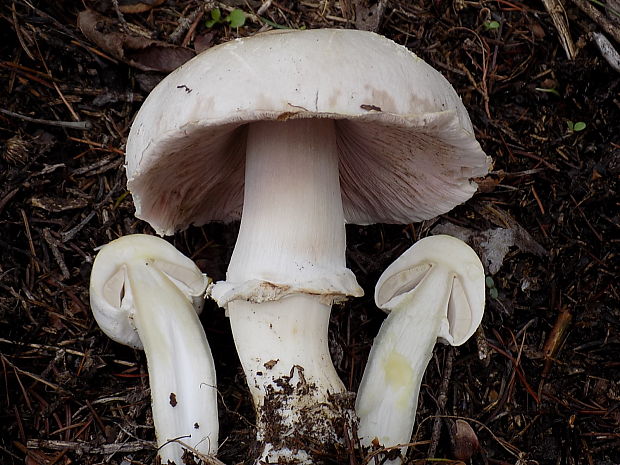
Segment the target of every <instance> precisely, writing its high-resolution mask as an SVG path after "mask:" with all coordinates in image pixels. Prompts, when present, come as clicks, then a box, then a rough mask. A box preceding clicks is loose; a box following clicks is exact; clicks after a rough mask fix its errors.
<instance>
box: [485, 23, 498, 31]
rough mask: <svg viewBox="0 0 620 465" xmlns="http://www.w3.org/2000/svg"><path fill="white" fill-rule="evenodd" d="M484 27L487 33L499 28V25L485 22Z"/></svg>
mask: <svg viewBox="0 0 620 465" xmlns="http://www.w3.org/2000/svg"><path fill="white" fill-rule="evenodd" d="M482 25H483V26H484V28H485V29H486V30H487V31H491V30H493V29H498V28H499V23H498V22H497V21H485V22H484V23H482Z"/></svg>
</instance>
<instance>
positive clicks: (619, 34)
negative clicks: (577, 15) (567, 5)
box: [572, 0, 620, 44]
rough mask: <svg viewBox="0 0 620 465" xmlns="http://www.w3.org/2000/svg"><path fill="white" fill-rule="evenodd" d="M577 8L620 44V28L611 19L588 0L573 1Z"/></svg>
mask: <svg viewBox="0 0 620 465" xmlns="http://www.w3.org/2000/svg"><path fill="white" fill-rule="evenodd" d="M572 2H573V3H574V4H575V6H576V7H577V8H579V9H580V10H581V11H583V12H584V13H585V14H587V15H588V16H589V17H590V18H591V19H592V20H593V21H594V22H595V23H596V24H598V25H599V26H600V27H601V29H603V31H605V32H606V33H607V34H609V35H610V36H611V37H612V38H613V39H614V40H615V41H616V42H617V43H619V44H620V28H618V27H617V26H615V25H614V24H613V23H612V22H611V21H610V20H609V19H607V18H606V17H605V16H603V14H602V13H601V12H600V11H599V10H597V9H596V8H594V7H593V6H592V5H591V4H590V3H588V2H587V1H586V0H572Z"/></svg>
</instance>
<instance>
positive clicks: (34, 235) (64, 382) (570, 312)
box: [0, 0, 620, 465]
mask: <svg viewBox="0 0 620 465" xmlns="http://www.w3.org/2000/svg"><path fill="white" fill-rule="evenodd" d="M574 1H575V2H576V3H579V2H577V1H576V0H574ZM86 3H88V5H90V6H92V7H96V8H97V9H98V11H100V12H101V13H102V14H104V15H106V16H107V17H108V18H112V19H113V20H116V19H117V13H116V11H115V9H114V8H113V7H112V2H111V0H110V1H109V2H106V1H105V0H89V1H88V2H86ZM127 3H128V1H126V0H125V1H124V0H121V1H120V4H121V6H123V5H125V4H127ZM134 3H135V2H134ZM144 3H153V2H149V1H148V0H144ZM361 3H363V1H355V0H347V1H344V0H341V1H340V3H338V2H335V1H333V0H327V1H318V0H316V1H303V2H294V1H289V0H279V1H273V2H271V5H270V6H269V7H268V8H267V9H266V10H265V11H264V12H261V16H262V17H263V18H266V19H267V20H268V22H265V21H263V20H260V19H256V18H255V17H249V18H248V19H247V21H246V25H245V26H243V27H241V28H238V29H231V28H230V27H229V26H228V25H227V24H226V23H221V24H216V25H215V26H213V27H212V28H211V29H208V28H207V27H206V25H205V19H206V18H207V17H209V11H210V9H211V8H212V6H207V10H206V12H205V13H204V15H202V16H201V14H202V10H201V8H202V7H203V6H204V2H202V1H198V0H179V1H175V0H167V1H165V2H163V3H162V4H161V5H159V6H156V7H155V8H154V9H152V10H150V11H146V12H143V13H136V14H130V13H126V14H125V20H126V21H127V23H128V26H127V28H128V29H130V28H133V29H135V27H134V26H139V28H141V29H142V30H143V31H144V32H145V33H146V35H148V36H149V37H150V38H152V39H157V40H159V41H162V42H167V43H170V42H172V39H175V38H178V41H177V44H185V45H187V46H188V47H189V48H194V47H198V46H199V47H205V46H209V45H212V44H217V43H221V42H224V41H227V40H230V39H232V38H234V37H237V36H247V35H252V34H254V33H256V32H258V31H259V29H261V28H263V29H268V28H269V26H268V24H272V25H273V24H278V25H282V26H287V27H297V28H298V27H306V28H318V27H349V28H353V27H370V28H372V27H374V26H376V27H377V31H378V32H379V33H381V34H383V35H385V36H387V37H390V38H392V39H393V40H395V41H396V42H398V43H401V44H404V45H406V46H408V47H409V48H411V50H413V51H415V53H417V54H418V55H420V56H421V57H422V58H424V59H425V60H426V61H428V62H429V63H430V64H432V65H433V66H435V67H436V68H437V69H439V70H440V71H441V72H442V73H443V74H444V75H445V76H446V77H447V78H448V80H449V81H450V82H451V83H452V84H453V85H454V87H455V88H456V89H457V91H458V92H459V94H460V95H461V96H462V98H463V102H464V103H465V106H466V107H467V109H468V110H469V112H470V115H471V118H472V121H473V123H474V126H475V128H476V135H477V137H478V139H479V140H480V143H481V144H482V146H483V148H484V149H485V151H486V152H487V153H488V154H489V155H491V156H492V157H493V159H494V167H493V171H492V173H491V174H490V175H489V176H488V177H487V178H486V179H484V180H481V183H480V189H479V192H478V194H477V195H476V196H474V198H473V199H472V200H470V201H469V202H468V203H466V204H465V205H462V206H460V207H458V208H456V209H455V210H453V211H452V212H450V213H448V214H446V215H443V216H442V217H439V218H436V219H433V220H430V221H426V222H423V223H419V224H412V225H406V226H393V225H392V226H384V225H376V226H371V227H357V226H349V227H348V230H347V232H348V259H349V264H350V267H351V269H352V270H353V271H354V272H355V274H356V275H357V277H358V279H359V282H360V284H361V285H362V286H363V287H364V289H365V290H366V295H367V296H366V297H365V298H363V299H356V300H354V301H350V302H347V303H345V304H343V305H341V306H339V307H337V308H335V309H334V312H333V319H332V333H331V338H330V339H331V344H332V351H333V358H334V362H335V364H336V366H337V369H338V370H339V373H340V375H341V377H342V379H343V380H344V381H345V384H347V386H348V387H349V388H350V389H351V390H352V391H355V390H356V388H357V386H358V383H359V381H360V379H361V375H362V370H363V368H364V364H365V360H366V357H367V354H368V351H369V349H370V345H371V342H372V338H373V336H374V335H375V334H376V332H377V330H378V327H379V325H380V323H381V321H382V319H383V318H384V315H383V314H382V312H380V311H379V310H377V309H376V307H375V305H374V303H373V301H372V295H373V288H374V284H375V283H376V280H377V278H378V277H379V275H380V273H381V272H382V270H384V269H385V268H386V267H387V266H388V264H389V263H391V262H392V261H393V260H394V259H395V258H396V257H397V256H398V255H400V254H401V253H402V252H403V251H404V250H406V249H407V248H408V247H409V246H410V245H411V244H412V243H413V242H415V241H416V240H418V239H419V238H421V237H424V236H426V235H428V234H430V233H431V231H433V230H434V228H437V227H438V226H441V228H446V227H447V228H451V227H452V228H454V226H458V227H460V228H465V229H461V230H460V231H461V232H463V231H465V232H467V234H469V235H470V236H471V238H470V239H471V241H470V242H472V243H473V244H474V245H477V246H478V251H479V252H480V253H481V254H482V253H484V250H483V249H484V246H485V241H486V242H488V240H487V239H488V238H489V234H493V230H494V229H497V228H503V230H505V231H506V230H510V231H513V232H514V235H513V236H514V237H518V238H519V240H518V241H513V242H514V244H513V245H512V246H510V247H509V249H508V253H507V255H506V256H505V257H503V258H501V257H500V258H496V261H495V262H494V263H491V265H490V266H489V264H488V263H487V265H488V266H489V267H488V269H487V272H488V274H489V276H491V275H492V279H490V280H488V285H489V298H488V304H487V311H486V314H485V318H484V321H483V323H482V328H481V330H480V331H479V333H478V334H477V337H476V338H472V340H471V341H470V342H468V343H467V344H466V345H464V346H462V347H460V348H458V349H452V348H446V347H445V346H437V348H436V354H435V357H434V359H433V360H432V361H431V364H430V365H429V367H428V370H427V372H426V375H425V379H424V384H423V387H422V390H421V395H420V406H419V409H418V422H417V426H416V432H415V436H414V438H413V441H414V442H415V445H414V447H411V448H410V456H409V460H410V463H420V461H421V460H423V459H425V458H428V457H431V456H434V457H438V458H444V459H449V460H452V459H456V457H455V451H456V450H457V449H458V450H463V449H467V448H466V447H465V448H463V447H462V446H463V444H456V446H459V447H457V448H455V447H454V446H455V444H454V443H455V442H457V443H458V442H459V441H461V439H460V438H461V437H460V436H459V435H455V434H453V433H452V432H453V431H459V430H457V429H455V428H454V425H455V420H456V419H457V418H459V419H463V420H465V421H467V422H468V423H469V425H470V426H471V427H472V428H473V431H474V432H475V435H476V436H477V439H478V441H479V443H480V449H479V450H477V451H475V452H474V454H473V457H472V458H471V463H474V464H497V465H500V464H567V465H568V464H588V465H594V464H596V465H612V464H618V463H620V362H619V357H618V353H619V351H620V329H619V327H620V324H619V323H620V308H619V307H620V306H619V298H618V292H619V289H618V283H619V280H618V259H617V244H618V238H619V237H620V234H619V231H618V229H619V228H618V223H619V220H620V217H619V215H618V208H617V207H618V196H617V191H618V190H617V189H618V186H617V181H618V175H619V174H620V74H618V73H617V72H616V71H614V70H613V68H612V67H611V66H610V65H609V64H608V63H607V62H606V61H605V59H604V58H603V57H602V56H601V54H600V52H599V50H598V49H597V47H596V46H595V45H594V43H593V42H592V40H591V38H590V33H591V32H592V31H599V30H600V25H599V24H597V23H596V22H595V21H594V20H593V19H591V18H590V17H589V16H586V15H585V14H584V13H583V12H582V10H580V9H578V8H576V6H575V4H574V3H572V0H571V1H568V0H563V1H560V2H559V3H563V4H564V6H565V7H566V9H567V16H566V17H567V20H568V25H569V30H570V34H571V36H572V40H573V42H574V43H575V47H576V49H577V52H578V53H577V56H576V58H575V59H573V60H570V59H568V58H567V55H566V53H565V52H564V50H563V48H562V45H561V43H560V39H559V33H558V29H556V27H555V25H554V23H553V21H552V20H551V17H550V16H549V14H548V13H547V11H546V10H545V7H544V4H543V2H538V1H525V2H521V1H517V0H510V1H508V0H496V1H488V2H462V1H454V2H452V1H448V0H421V1H419V2H418V1H416V2H408V1H405V0H391V1H390V2H388V5H387V7H386V8H385V10H384V11H377V10H376V9H375V10H373V11H374V13H373V15H371V16H367V15H366V16H363V17H362V10H363V8H361V7H360V5H359V4H361ZM371 3H373V5H374V6H375V7H376V6H377V5H378V6H379V7H380V6H381V5H383V4H384V3H385V2H378V3H377V4H376V5H375V3H376V2H371ZM412 4H413V5H415V6H411V5H412ZM219 5H220V7H221V8H222V11H224V12H225V6H226V5H225V4H219ZM227 5H234V6H237V7H238V8H240V9H242V10H244V11H245V12H246V13H249V12H252V11H253V12H256V11H257V10H258V8H259V7H260V2H258V1H255V0H248V1H247V2H246V1H230V2H227ZM596 8H600V7H596ZM83 9H84V4H83V3H82V2H77V1H75V2H73V1H60V2H56V1H44V0H5V1H2V3H1V5H0V24H2V28H1V29H0V87H1V90H0V110H1V112H0V252H1V254H0V362H1V363H0V369H1V370H2V373H1V374H2V378H1V387H0V394H1V395H0V463H2V464H5V465H12V464H22V463H26V464H29V465H31V464H41V465H53V464H63V465H67V464H70V463H76V464H85V465H88V464H96V463H100V464H104V463H109V464H123V465H125V464H130V463H135V464H141V463H151V462H152V460H153V457H154V449H153V447H154V431H153V427H152V419H151V416H150V415H151V414H150V408H149V391H148V378H147V374H146V373H147V372H146V359H145V357H144V354H143V353H141V352H138V351H134V350H132V349H129V348H127V347H124V346H121V345H118V344H116V343H114V342H112V341H110V340H109V339H108V338H107V337H106V336H105V335H103V334H102V332H101V331H100V330H99V329H98V327H97V325H96V324H95V322H94V320H93V318H92V315H91V312H90V310H89V300H88V278H89V274H90V269H91V265H92V260H93V257H94V256H95V254H96V249H97V247H99V246H101V245H103V244H105V243H107V242H109V241H110V240H112V239H114V238H116V237H119V236H121V235H126V234H131V233H139V232H144V233H149V234H152V230H151V229H150V227H149V226H148V225H147V224H145V223H144V222H142V221H139V220H136V219H135V218H134V216H133V212H134V209H133V205H132V199H131V195H130V194H129V193H128V192H127V190H126V188H125V174H124V169H123V161H124V160H123V148H124V143H125V141H126V137H127V134H128V130H129V127H130V125H131V121H132V118H133V116H134V115H135V113H136V111H137V109H138V108H139V107H140V103H141V102H142V101H143V100H144V98H145V97H146V95H147V94H148V90H149V89H150V88H152V86H153V85H154V84H155V83H157V82H158V81H159V80H160V79H161V78H162V77H163V76H164V74H163V73H159V72H156V71H143V70H140V69H137V68H136V65H135V64H134V65H128V64H126V63H124V62H123V61H122V60H120V59H118V58H113V57H111V56H110V53H109V52H107V51H104V50H103V49H102V48H101V47H100V46H98V45H95V43H93V42H91V41H90V40H89V39H87V38H86V37H85V36H84V35H83V34H82V32H81V31H80V30H79V29H78V28H77V25H76V24H77V15H78V13H79V12H80V11H81V10H83ZM356 10H357V13H358V14H357V20H355V19H354V17H355V12H356ZM379 10H381V8H379ZM599 11H603V10H599ZM199 13H200V14H199ZM182 18H189V19H190V21H189V22H188V26H187V27H186V28H183V29H177V28H178V27H179V24H181V23H182ZM602 18H603V19H604V21H607V22H609V23H611V21H613V14H611V15H605V13H603V14H602ZM599 21H600V20H599ZM615 27H616V28H617V27H618V26H617V25H616V26H615ZM175 31H177V32H176V33H175ZM612 40H613V39H612ZM614 45H615V46H616V47H617V48H620V44H618V43H614ZM155 55H156V56H155V58H157V54H155ZM151 58H152V57H151ZM126 59H127V60H128V59H129V58H126ZM131 59H133V60H134V61H135V60H139V59H142V58H141V57H140V56H138V57H136V56H134V55H132V56H131ZM7 111H8V113H7ZM29 118H30V119H29ZM33 118H34V120H33ZM75 121H88V122H89V123H90V124H89V126H88V127H86V128H82V129H75V128H72V127H70V126H69V125H66V124H61V125H60V126H58V125H57V122H75ZM52 123H56V125H54V124H52ZM577 123H579V124H577ZM581 123H585V127H583V124H581ZM571 128H572V130H571ZM578 129H579V130H578ZM235 236H236V226H235V225H211V226H205V227H201V228H191V229H190V230H188V231H186V232H184V233H180V234H177V235H176V236H174V237H173V238H171V239H170V240H171V241H172V242H173V244H174V245H175V246H177V247H178V248H179V249H180V250H181V251H183V252H184V253H186V254H187V255H189V256H190V257H192V258H193V259H194V260H196V262H197V263H198V264H199V266H200V267H201V268H202V269H203V271H205V272H207V273H208V274H209V275H210V276H211V277H212V278H214V279H215V280H218V279H222V278H223V277H224V273H225V270H226V264H227V261H228V258H229V256H230V253H231V251H232V246H233V244H234V240H235ZM511 237H512V236H511ZM514 237H513V239H514ZM485 238H486V239H485ZM508 245H511V243H509V244H508ZM201 318H202V322H203V324H204V327H205V331H206V333H207V337H208V339H209V342H210V344H211V347H212V350H213V353H214V356H215V360H216V366H217V370H218V377H219V379H218V386H219V391H220V393H221V405H220V412H221V436H220V437H221V447H220V454H219V458H220V459H221V460H222V461H223V462H225V463H228V464H233V463H239V462H243V461H244V460H246V459H248V458H249V454H250V449H251V446H252V443H253V435H254V429H253V422H254V421H255V419H254V416H253V412H252V407H251V403H250V396H249V393H248V392H247V389H246V388H245V380H244V378H243V374H242V370H241V368H240V366H239V362H238V359H237V358H236V356H235V350H234V344H233V340H232V336H231V333H230V327H229V325H228V322H227V319H226V318H225V316H224V315H223V312H222V311H221V310H219V309H217V308H216V307H215V306H213V305H208V306H207V308H206V309H205V311H204V313H203V315H202V317H201ZM480 354H481V355H482V356H483V358H481V357H480ZM484 356H486V357H484ZM470 450H472V451H473V449H470ZM465 455H466V456H465V457H461V458H462V459H463V460H465V461H466V462H467V461H468V457H467V455H471V452H470V453H468V454H465ZM370 460H371V462H372V463H374V462H375V461H374V459H370ZM349 463H350V464H359V463H361V462H360V461H359V459H358V458H355V457H353V456H352V458H351V460H350V462H349ZM441 463H446V462H441ZM448 463H449V462H448Z"/></svg>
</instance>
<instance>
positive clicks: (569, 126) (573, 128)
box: [566, 120, 575, 131]
mask: <svg viewBox="0 0 620 465" xmlns="http://www.w3.org/2000/svg"><path fill="white" fill-rule="evenodd" d="M566 125H567V126H568V130H569V131H574V130H575V123H573V122H572V121H571V120H568V121H567V122H566Z"/></svg>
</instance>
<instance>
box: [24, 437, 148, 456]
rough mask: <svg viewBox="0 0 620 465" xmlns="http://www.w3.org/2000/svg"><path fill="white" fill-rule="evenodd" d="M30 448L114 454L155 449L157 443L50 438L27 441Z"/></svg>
mask: <svg viewBox="0 0 620 465" xmlns="http://www.w3.org/2000/svg"><path fill="white" fill-rule="evenodd" d="M27 446H28V449H51V450H63V449H69V450H73V451H79V452H81V453H86V454H103V455H107V454H114V453H116V452H140V451H143V450H153V449H155V443H154V442H150V441H134V442H127V443H124V444H103V445H101V446H97V445H94V444H91V443H84V442H75V441H54V440H49V439H31V440H29V441H28V443H27Z"/></svg>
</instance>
